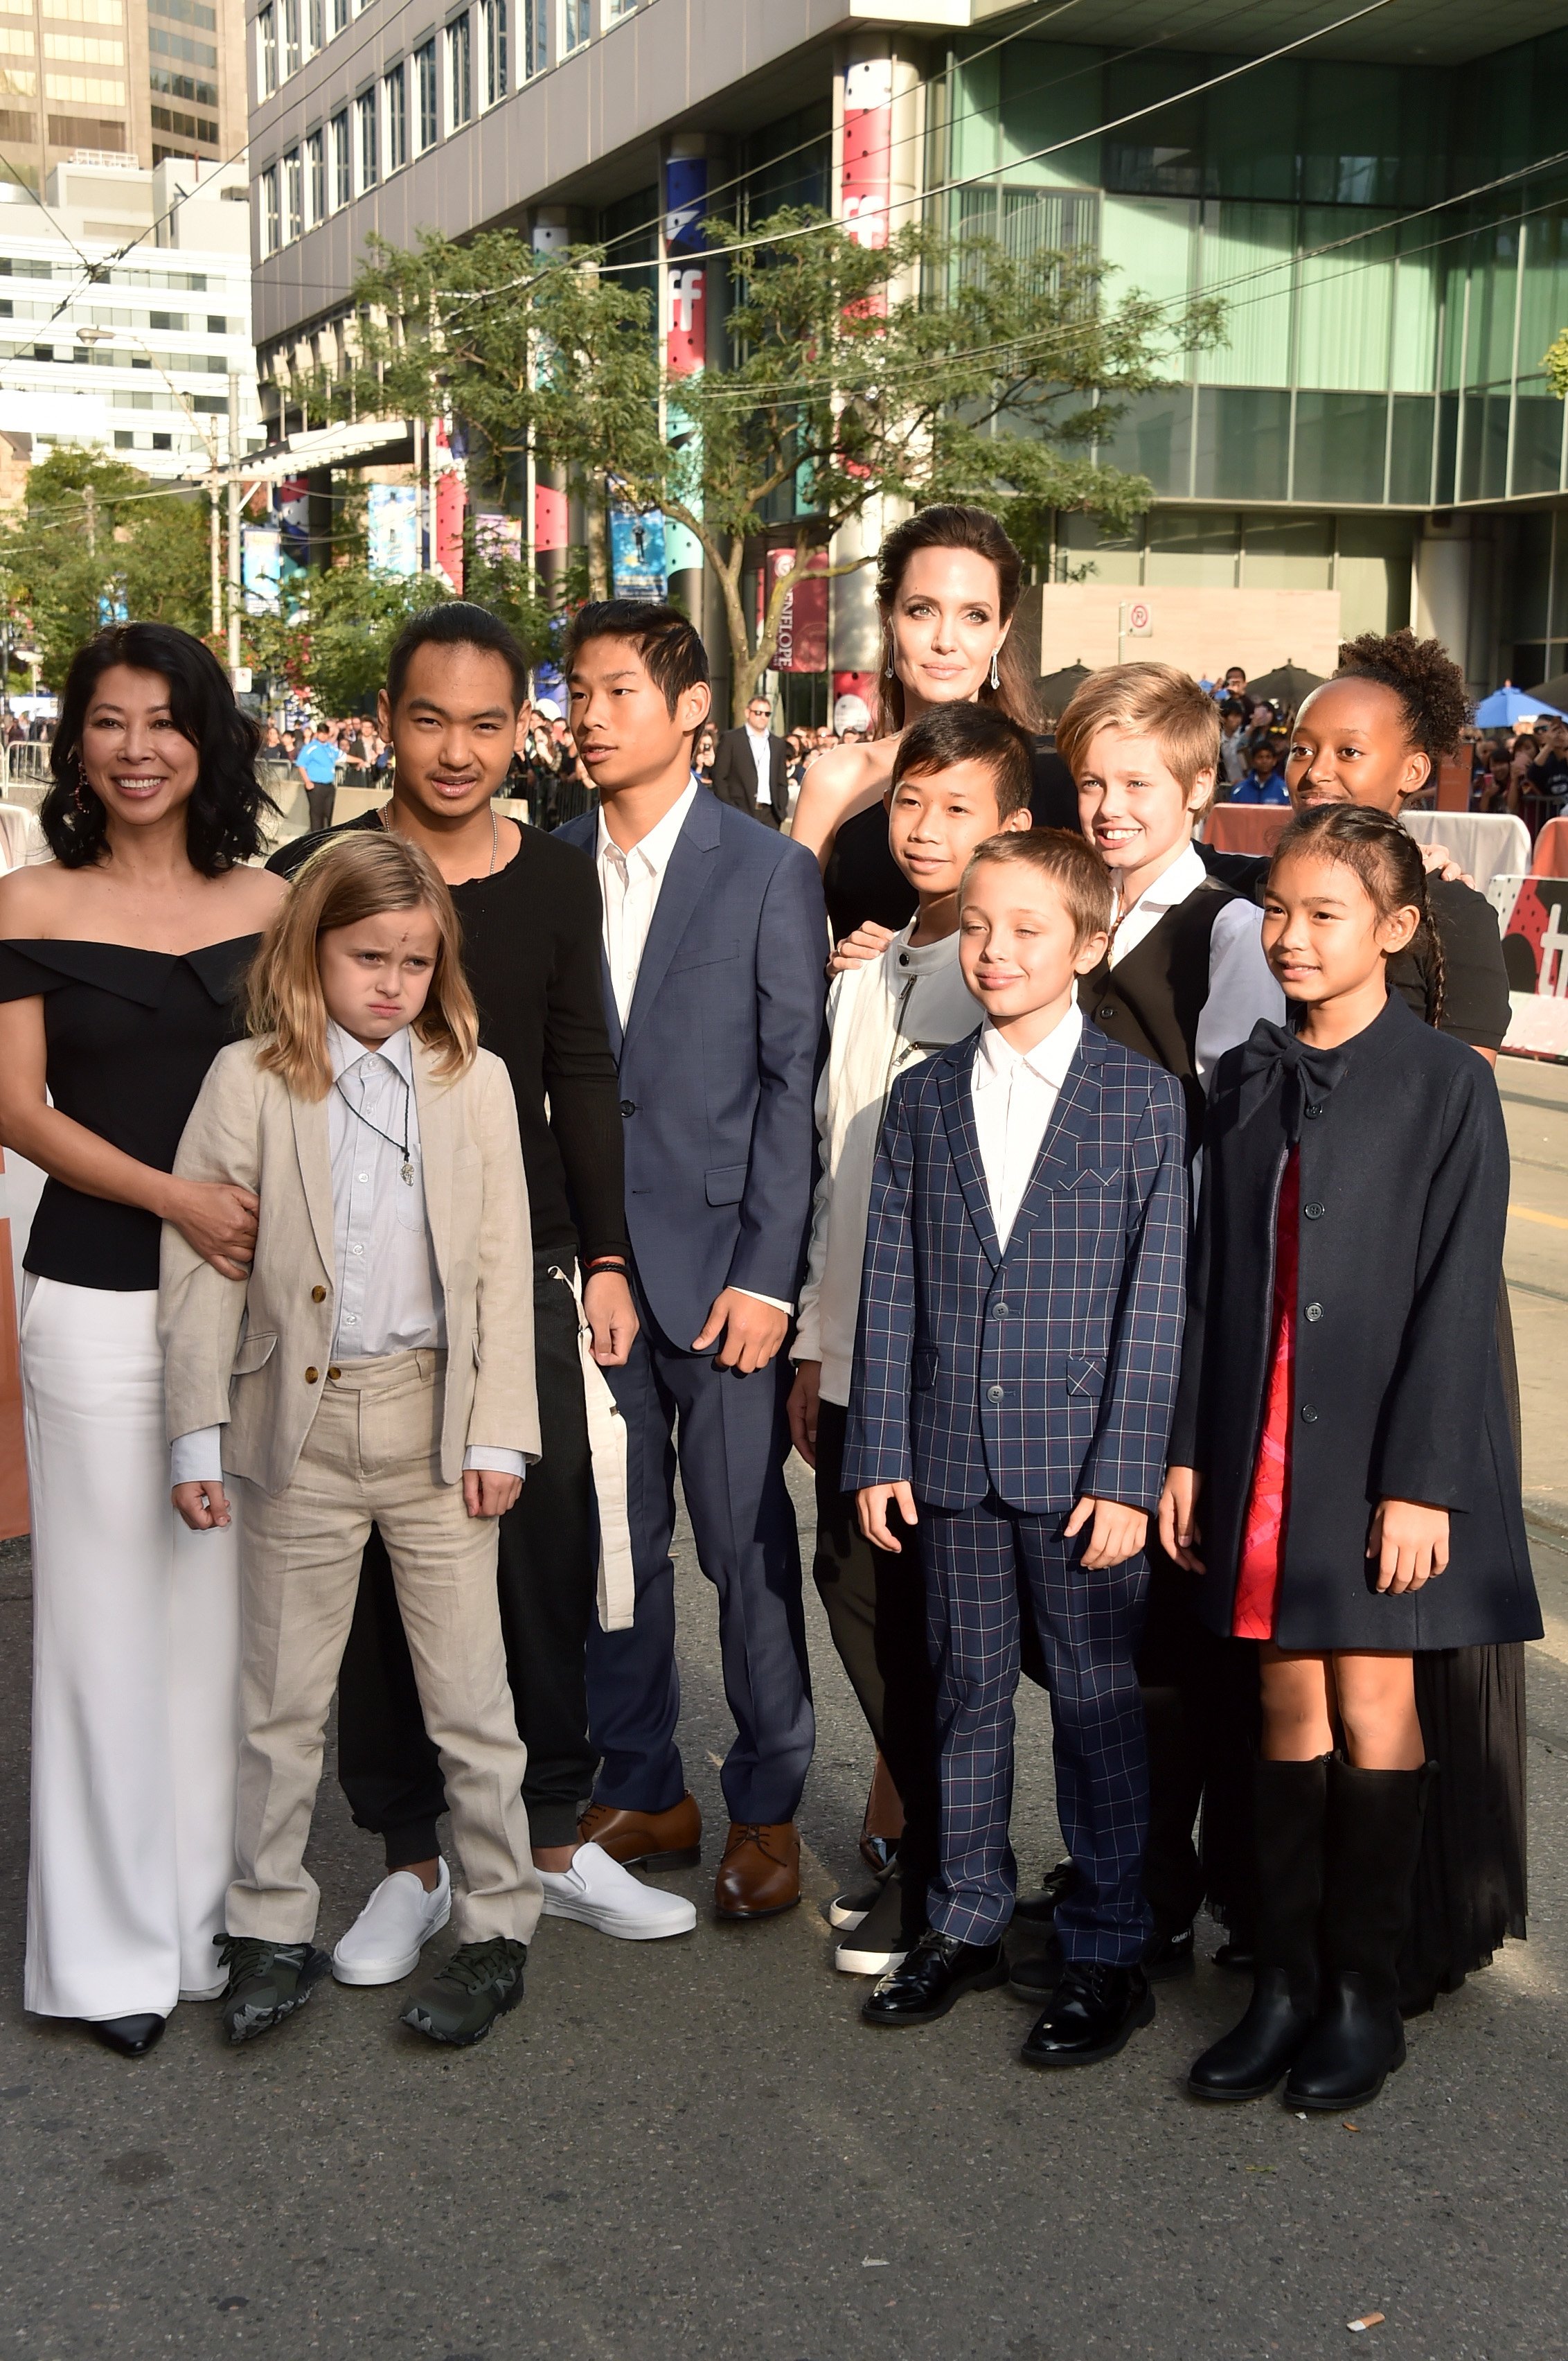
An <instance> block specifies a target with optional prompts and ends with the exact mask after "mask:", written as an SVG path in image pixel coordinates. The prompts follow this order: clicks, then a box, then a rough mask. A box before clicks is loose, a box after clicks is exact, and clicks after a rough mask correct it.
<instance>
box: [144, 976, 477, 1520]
mask: <svg viewBox="0 0 1568 2361" xmlns="http://www.w3.org/2000/svg"><path fill="white" fill-rule="evenodd" d="M326 1049H327V1056H328V1059H329V1060H331V1064H332V1089H331V1090H330V1091H329V1092H328V1093H327V1103H326V1104H327V1147H328V1153H329V1156H330V1159H331V1163H332V1244H333V1266H334V1268H333V1277H334V1281H335V1301H336V1304H337V1326H336V1329H335V1331H334V1335H333V1340H332V1358H333V1360H334V1362H336V1361H364V1360H378V1359H379V1358H381V1357H382V1356H384V1355H386V1354H389V1353H411V1352H414V1351H416V1350H419V1349H424V1350H433V1351H441V1350H443V1349H444V1346H445V1344H446V1313H445V1306H444V1301H443V1296H442V1288H441V1274H440V1272H439V1270H438V1269H437V1268H436V1262H435V1249H434V1247H433V1245H432V1243H431V1235H430V1222H429V1219H428V1216H427V1214H426V1212H425V1202H424V1165H423V1160H422V1157H421V1154H420V1137H419V1106H418V1103H417V1101H416V1099H415V1097H414V1087H413V1044H412V1039H411V1035H410V1032H409V1028H408V1027H407V1026H406V1025H405V1026H404V1027H402V1028H401V1029H400V1031H399V1032H396V1033H394V1034H392V1035H391V1036H390V1037H389V1039H387V1040H386V1041H384V1042H383V1043H382V1044H381V1047H380V1048H379V1049H366V1047H365V1045H364V1043H363V1042H361V1041H356V1039H355V1038H354V1037H353V1035H352V1034H350V1033H345V1031H344V1029H343V1027H342V1026H341V1025H338V1024H336V1023H334V1021H333V1020H332V1019H330V1018H329V1019H328V1021H327V1028H326ZM405 1166H406V1167H407V1169H408V1172H409V1178H408V1179H407V1180H404V1178H403V1171H404V1168H405ZM221 1450H222V1437H221V1430H220V1429H219V1428H217V1427H215V1426H214V1427H206V1428H203V1430H202V1431H201V1432H200V1433H195V1434H182V1435H181V1436H180V1437H179V1438H178V1440H177V1441H176V1442H175V1443H174V1444H172V1445H171V1446H170V1468H171V1473H170V1481H171V1482H172V1483H175V1484H191V1483H213V1482H215V1481H216V1480H217V1478H218V1477H219V1476H220V1474H221V1472H222V1458H221ZM463 1465H464V1466H465V1467H486V1468H489V1469H492V1470H493V1471H495V1472H496V1473H498V1474H500V1475H503V1476H521V1475H522V1473H523V1468H524V1462H523V1456H522V1454H521V1451H507V1450H503V1449H500V1448H499V1447H491V1446H490V1445H488V1444H471V1445H470V1446H469V1449H468V1451H467V1454H466V1456H465V1458H464V1462H463Z"/></svg>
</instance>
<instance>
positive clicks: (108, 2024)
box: [87, 2015, 168, 2058]
mask: <svg viewBox="0 0 1568 2361" xmlns="http://www.w3.org/2000/svg"><path fill="white" fill-rule="evenodd" d="M167 2022H168V2019H167V2018H166V2017H161V2016H152V2015H148V2016H94V2017H90V2018H89V2019H88V2021H87V2029H88V2031H89V2032H90V2033H93V2034H95V2035H96V2036H97V2037H98V2039H99V2040H100V2041H101V2042H102V2043H103V2045H104V2048H105V2049H113V2050H115V2051H117V2052H118V2054H119V2056H120V2057H122V2058H145V2057H146V2056H147V2053H148V2050H149V2049H156V2048H157V2047H158V2045H159V2042H160V2041H161V2040H162V2038H163V2028H164V2026H165V2025H166V2024H167Z"/></svg>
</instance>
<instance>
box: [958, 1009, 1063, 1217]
mask: <svg viewBox="0 0 1568 2361" xmlns="http://www.w3.org/2000/svg"><path fill="white" fill-rule="evenodd" d="M1082 1038H1083V1014H1082V1011H1081V1010H1080V1008H1079V1006H1078V1004H1077V1002H1076V1001H1075V1002H1074V1003H1073V1005H1072V1006H1071V1007H1070V1008H1069V1010H1068V1013H1067V1015H1066V1016H1064V1017H1063V1018H1062V1020H1061V1023H1060V1024H1059V1025H1058V1026H1057V1027H1055V1028H1054V1029H1053V1030H1052V1031H1051V1032H1049V1033H1047V1035H1046V1038H1045V1039H1044V1040H1043V1041H1036V1044H1035V1046H1034V1048H1033V1049H1027V1050H1025V1049H1014V1048H1013V1047H1012V1045H1011V1043H1010V1042H1007V1041H1004V1040H1003V1038H1002V1036H1001V1034H1000V1033H999V1032H998V1031H997V1029H996V1027H995V1026H994V1025H992V1022H991V1019H990V1018H989V1017H987V1018H986V1021H985V1025H984V1027H983V1028H982V1029H981V1037H980V1042H979V1045H978V1047H977V1048H976V1050H975V1053H974V1064H973V1066H972V1067H971V1068H970V1104H971V1105H972V1107H973V1109H974V1127H975V1131H976V1133H977V1135H978V1137H979V1140H980V1160H981V1167H982V1169H983V1170H984V1173H985V1193H986V1195H987V1197H988V1198H989V1199H990V1200H991V1218H992V1221H993V1222H994V1224H996V1243H997V1245H998V1246H1001V1247H1002V1248H1003V1252H1005V1250H1006V1246H1007V1241H1008V1238H1009V1237H1010V1236H1011V1235H1012V1231H1013V1224H1014V1222H1015V1221H1016V1220H1017V1218H1018V1208H1019V1206H1020V1205H1021V1204H1022V1203H1023V1202H1024V1196H1025V1191H1026V1190H1027V1188H1028V1186H1029V1183H1030V1181H1031V1180H1033V1179H1034V1177H1035V1167H1036V1164H1037V1163H1038V1162H1039V1160H1040V1149H1041V1147H1042V1146H1043V1145H1044V1142H1045V1137H1046V1132H1047V1127H1048V1126H1049V1124H1050V1120H1051V1117H1052V1115H1054V1114H1055V1113H1056V1106H1057V1101H1058V1098H1059V1097H1060V1096H1061V1087H1062V1084H1063V1083H1064V1082H1066V1080H1067V1070H1068V1068H1069V1066H1070V1065H1071V1063H1072V1061H1073V1059H1074V1058H1075V1057H1076V1056H1077V1054H1078V1045H1079V1043H1080V1041H1081V1040H1082Z"/></svg>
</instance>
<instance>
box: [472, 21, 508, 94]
mask: <svg viewBox="0 0 1568 2361" xmlns="http://www.w3.org/2000/svg"><path fill="white" fill-rule="evenodd" d="M479 39H480V45H481V46H480V60H479V66H480V71H481V74H482V75H483V78H484V79H483V93H482V99H481V104H484V105H486V106H494V104H496V101H497V100H498V99H499V98H504V97H505V96H506V94H507V0H479Z"/></svg>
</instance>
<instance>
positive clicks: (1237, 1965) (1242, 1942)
mask: <svg viewBox="0 0 1568 2361" xmlns="http://www.w3.org/2000/svg"><path fill="white" fill-rule="evenodd" d="M1214 1965H1215V1966H1216V1967H1217V1968H1228V1969H1229V1970H1230V1971H1231V1973H1232V1975H1234V1976H1250V1975H1251V1974H1252V1973H1253V1971H1254V1970H1255V1968H1256V1966H1257V1954H1256V1952H1255V1950H1254V1949H1253V1939H1252V1937H1251V1936H1250V1935H1233V1936H1232V1937H1231V1939H1230V1941H1229V1942H1228V1943H1222V1944H1221V1946H1220V1948H1219V1949H1218V1950H1217V1951H1216V1952H1215V1954H1214Z"/></svg>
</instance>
